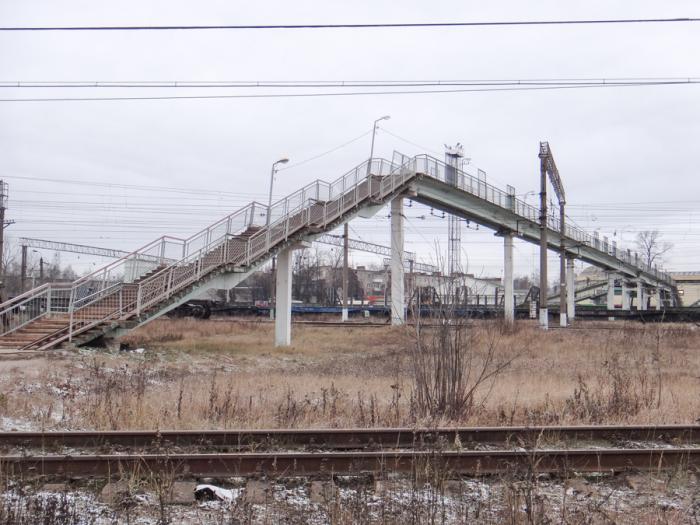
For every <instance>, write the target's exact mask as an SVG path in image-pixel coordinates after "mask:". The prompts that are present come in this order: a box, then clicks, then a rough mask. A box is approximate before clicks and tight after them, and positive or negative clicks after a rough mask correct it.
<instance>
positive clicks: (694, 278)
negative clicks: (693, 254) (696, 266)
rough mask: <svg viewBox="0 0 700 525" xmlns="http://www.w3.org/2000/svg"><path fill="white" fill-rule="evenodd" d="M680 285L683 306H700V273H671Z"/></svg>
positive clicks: (679, 293) (679, 291)
mask: <svg viewBox="0 0 700 525" xmlns="http://www.w3.org/2000/svg"><path fill="white" fill-rule="evenodd" d="M669 273H670V274H671V277H673V279H674V280H675V281H676V284H677V285H678V295H679V297H680V298H681V305H682V306H700V271H698V272H669Z"/></svg>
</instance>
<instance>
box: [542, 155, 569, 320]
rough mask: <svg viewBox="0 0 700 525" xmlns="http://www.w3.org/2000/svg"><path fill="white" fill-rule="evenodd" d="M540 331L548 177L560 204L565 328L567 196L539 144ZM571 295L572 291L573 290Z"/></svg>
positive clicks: (561, 304)
mask: <svg viewBox="0 0 700 525" xmlns="http://www.w3.org/2000/svg"><path fill="white" fill-rule="evenodd" d="M539 158H540V190H541V193H540V327H542V328H543V329H545V330H546V329H547V325H548V318H547V315H548V312H547V175H549V180H550V182H551V183H552V188H554V193H555V194H556V196H557V199H558V201H559V272H560V273H559V281H560V282H559V325H560V326H567V324H568V319H567V314H568V312H567V301H566V247H565V245H564V240H565V237H566V220H565V219H566V214H565V211H564V209H565V205H566V194H565V193H564V185H563V184H562V182H561V177H560V176H559V170H558V169H557V165H556V163H555V162H554V156H553V155H552V150H551V148H550V147H549V143H548V142H540V154H539ZM572 293H573V290H572Z"/></svg>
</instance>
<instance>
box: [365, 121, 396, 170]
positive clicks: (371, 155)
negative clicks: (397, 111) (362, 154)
mask: <svg viewBox="0 0 700 525" xmlns="http://www.w3.org/2000/svg"><path fill="white" fill-rule="evenodd" d="M390 118H391V116H389V115H384V116H383V117H379V118H378V119H377V120H375V121H374V124H373V125H372V146H371V147H370V149H369V164H368V165H367V172H368V173H369V170H370V166H372V159H373V158H374V137H375V136H376V135H377V124H378V123H379V122H380V121H382V120H389V119H390Z"/></svg>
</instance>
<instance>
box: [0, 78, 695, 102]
mask: <svg viewBox="0 0 700 525" xmlns="http://www.w3.org/2000/svg"><path fill="white" fill-rule="evenodd" d="M698 83H700V80H696V79H685V80H682V81H677V80H675V81H654V82H644V83H641V82H624V83H616V84H610V83H605V82H600V83H597V84H593V83H591V84H576V85H547V86H526V85H520V86H506V87H502V86H499V87H470V88H464V89H461V88H460V89H415V90H413V89H409V90H389V91H340V92H338V91H335V92H311V93H263V94H252V93H238V94H226V95H223V94H222V95H143V96H130V97H123V96H111V97H45V98H39V97H34V98H0V102H89V101H117V100H218V99H254V98H259V99H265V98H314V97H350V96H371V95H417V94H447V93H475V92H487V91H490V92H496V91H543V90H559V89H590V88H614V87H648V86H679V85H691V84H698Z"/></svg>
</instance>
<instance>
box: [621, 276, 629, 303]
mask: <svg viewBox="0 0 700 525" xmlns="http://www.w3.org/2000/svg"><path fill="white" fill-rule="evenodd" d="M622 309H623V310H629V309H630V290H629V288H627V282H626V281H625V279H624V278H623V279H622Z"/></svg>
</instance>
